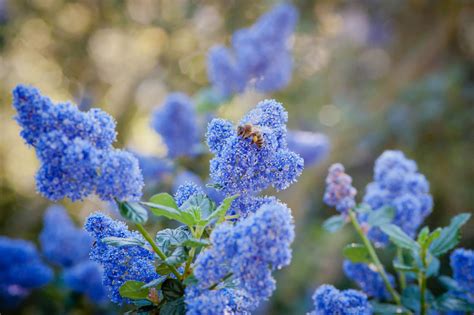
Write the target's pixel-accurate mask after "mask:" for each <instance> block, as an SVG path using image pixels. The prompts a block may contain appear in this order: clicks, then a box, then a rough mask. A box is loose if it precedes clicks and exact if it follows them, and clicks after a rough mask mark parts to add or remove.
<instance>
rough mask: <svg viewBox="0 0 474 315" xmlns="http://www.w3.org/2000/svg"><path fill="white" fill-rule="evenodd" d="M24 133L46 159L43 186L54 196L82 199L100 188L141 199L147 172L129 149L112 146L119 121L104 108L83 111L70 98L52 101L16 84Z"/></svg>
mask: <svg viewBox="0 0 474 315" xmlns="http://www.w3.org/2000/svg"><path fill="white" fill-rule="evenodd" d="M13 107H14V108H15V109H16V111H17V113H18V115H17V116H16V121H17V122H18V124H19V125H20V126H21V127H22V131H21V136H22V137H23V138H24V139H25V141H26V143H27V144H29V145H31V146H33V147H34V148H35V149H36V154H37V156H38V158H39V160H40V162H41V166H40V169H39V170H38V173H37V174H36V185H37V189H38V191H39V192H40V193H41V194H42V195H43V196H44V197H46V198H49V199H51V200H53V201H56V200H59V199H62V198H65V197H67V198H70V199H71V200H73V201H75V200H81V199H83V198H85V197H87V196H88V195H90V194H92V193H96V194H97V195H98V196H99V197H100V198H101V199H103V200H107V201H109V200H112V199H113V198H117V199H119V200H129V199H130V200H132V199H138V198H140V196H141V189H142V186H143V178H142V174H141V172H140V168H139V166H138V161H137V160H136V158H135V157H133V156H132V155H131V154H130V153H128V152H125V151H121V150H116V149H114V148H113V147H112V143H113V142H114V141H115V138H116V132H115V121H114V120H113V118H112V117H110V116H109V115H108V114H107V113H105V112H103V111H101V110H100V109H91V110H89V111H88V112H81V111H80V110H79V109H78V108H77V107H76V106H74V105H73V104H71V103H59V104H56V105H55V104H53V102H52V101H51V100H50V99H49V98H47V97H45V96H43V95H41V93H40V92H39V91H38V90H37V89H35V88H33V87H27V86H24V85H18V86H17V87H16V88H15V89H14V90H13Z"/></svg>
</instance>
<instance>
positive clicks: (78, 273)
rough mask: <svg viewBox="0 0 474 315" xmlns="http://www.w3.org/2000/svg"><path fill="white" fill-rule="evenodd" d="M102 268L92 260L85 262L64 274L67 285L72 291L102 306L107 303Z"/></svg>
mask: <svg viewBox="0 0 474 315" xmlns="http://www.w3.org/2000/svg"><path fill="white" fill-rule="evenodd" d="M102 274H103V271H102V267H101V266H100V265H99V264H98V263H96V262H94V261H90V260H85V261H83V262H81V263H78V264H76V265H74V266H72V267H70V268H67V269H65V270H64V272H63V279H64V283H65V285H66V286H67V287H68V288H70V289H71V290H73V291H75V292H79V293H84V294H85V295H86V296H87V297H89V299H91V301H93V302H95V303H97V304H102V303H105V302H106V301H107V292H106V290H105V288H104V286H103V285H102Z"/></svg>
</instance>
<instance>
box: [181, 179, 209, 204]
mask: <svg viewBox="0 0 474 315" xmlns="http://www.w3.org/2000/svg"><path fill="white" fill-rule="evenodd" d="M196 194H204V192H203V191H202V189H201V188H200V187H199V186H197V185H196V184H194V183H191V182H186V183H184V184H183V185H181V186H179V187H178V190H176V193H175V194H174V199H175V201H176V204H177V205H178V207H181V206H182V205H183V204H184V203H185V202H186V200H188V199H189V198H190V197H191V196H192V195H196Z"/></svg>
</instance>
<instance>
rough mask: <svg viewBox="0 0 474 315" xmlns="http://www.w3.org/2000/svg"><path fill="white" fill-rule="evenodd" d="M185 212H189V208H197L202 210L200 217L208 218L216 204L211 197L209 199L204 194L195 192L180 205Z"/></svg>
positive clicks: (194, 209)
mask: <svg viewBox="0 0 474 315" xmlns="http://www.w3.org/2000/svg"><path fill="white" fill-rule="evenodd" d="M179 208H180V209H181V210H182V211H183V212H187V211H188V209H193V211H196V209H198V210H199V212H200V218H201V217H203V218H207V217H208V216H209V215H210V214H211V213H212V211H214V208H215V205H214V202H212V200H211V199H209V198H208V197H207V196H206V195H204V194H194V195H192V196H191V197H189V198H188V200H186V201H185V202H184V203H183V204H182V205H181V207H179Z"/></svg>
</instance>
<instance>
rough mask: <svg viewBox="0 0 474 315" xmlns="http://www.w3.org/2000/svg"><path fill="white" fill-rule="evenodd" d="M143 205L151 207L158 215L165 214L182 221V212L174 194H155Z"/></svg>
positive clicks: (169, 217) (167, 216)
mask: <svg viewBox="0 0 474 315" xmlns="http://www.w3.org/2000/svg"><path fill="white" fill-rule="evenodd" d="M142 204H143V205H145V206H147V207H150V209H151V212H152V213H153V214H154V215H156V216H164V217H166V218H168V219H171V220H176V221H180V222H181V212H180V211H179V209H178V206H177V205H176V202H175V201H174V199H173V196H171V195H170V194H167V193H161V194H157V195H154V196H153V197H151V198H150V202H142Z"/></svg>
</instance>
